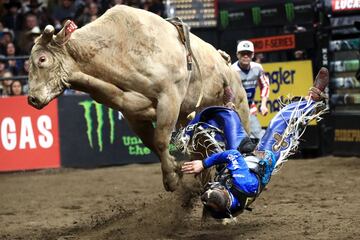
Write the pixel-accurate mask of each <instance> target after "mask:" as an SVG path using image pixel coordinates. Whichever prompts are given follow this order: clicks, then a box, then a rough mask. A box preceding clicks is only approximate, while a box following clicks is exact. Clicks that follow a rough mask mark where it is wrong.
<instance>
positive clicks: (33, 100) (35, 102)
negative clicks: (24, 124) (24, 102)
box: [28, 96, 39, 108]
mask: <svg viewBox="0 0 360 240" xmlns="http://www.w3.org/2000/svg"><path fill="white" fill-rule="evenodd" d="M28 103H29V104H30V105H32V106H34V107H36V108H39V100H37V98H35V97H33V96H28Z"/></svg>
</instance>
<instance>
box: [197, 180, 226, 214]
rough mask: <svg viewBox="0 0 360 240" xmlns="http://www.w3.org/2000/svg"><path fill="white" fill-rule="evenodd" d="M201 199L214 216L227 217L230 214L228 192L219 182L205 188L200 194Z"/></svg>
mask: <svg viewBox="0 0 360 240" xmlns="http://www.w3.org/2000/svg"><path fill="white" fill-rule="evenodd" d="M201 201H202V203H203V204H204V207H205V208H206V209H207V210H208V211H210V213H211V215H212V216H213V217H214V218H227V217H229V216H230V210H229V209H230V206H231V199H230V194H229V192H228V191H227V190H226V188H225V187H223V186H221V185H220V184H218V186H212V187H211V188H210V189H208V190H206V191H205V192H204V193H203V194H202V195H201Z"/></svg>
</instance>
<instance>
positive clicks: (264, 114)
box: [260, 104, 269, 116]
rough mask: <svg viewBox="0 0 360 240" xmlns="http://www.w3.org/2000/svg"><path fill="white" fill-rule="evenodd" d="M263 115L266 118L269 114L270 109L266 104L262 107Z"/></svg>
mask: <svg viewBox="0 0 360 240" xmlns="http://www.w3.org/2000/svg"><path fill="white" fill-rule="evenodd" d="M260 112H261V115H263V116H266V115H267V114H268V113H269V109H268V108H267V106H266V104H265V105H261V106H260Z"/></svg>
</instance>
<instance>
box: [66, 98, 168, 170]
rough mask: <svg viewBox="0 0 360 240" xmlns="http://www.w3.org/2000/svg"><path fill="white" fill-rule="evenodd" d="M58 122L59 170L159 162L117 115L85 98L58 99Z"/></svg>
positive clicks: (119, 114)
mask: <svg viewBox="0 0 360 240" xmlns="http://www.w3.org/2000/svg"><path fill="white" fill-rule="evenodd" d="M59 119H60V120H59V122H60V139H61V164H62V166H63V167H85V168H87V167H97V166H106V165H119V164H128V163H145V162H158V161H159V159H158V158H157V156H156V155H155V154H154V153H152V152H151V151H150V149H149V148H147V147H145V146H144V145H143V143H142V141H141V139H140V138H139V137H138V136H136V135H135V134H134V132H133V131H132V130H131V129H130V127H129V125H128V123H127V121H126V120H125V119H124V117H123V115H122V114H121V112H118V111H115V110H113V109H111V108H108V107H105V106H104V105H102V104H99V103H97V102H96V101H94V100H92V99H91V98H90V97H88V96H87V95H83V96H62V97H60V98H59ZM170 150H171V152H173V150H174V148H171V149H170Z"/></svg>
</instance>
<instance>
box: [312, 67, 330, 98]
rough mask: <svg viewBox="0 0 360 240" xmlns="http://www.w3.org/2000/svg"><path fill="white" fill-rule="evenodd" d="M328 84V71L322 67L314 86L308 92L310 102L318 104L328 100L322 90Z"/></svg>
mask: <svg viewBox="0 0 360 240" xmlns="http://www.w3.org/2000/svg"><path fill="white" fill-rule="evenodd" d="M328 84H329V71H328V70H327V69H326V68H324V67H322V68H321V69H320V71H319V73H318V74H317V76H316V78H315V81H314V85H313V86H312V87H311V88H310V90H309V96H310V98H311V99H312V100H314V101H316V102H318V101H321V100H324V99H326V98H328V96H327V95H326V94H325V92H324V90H325V88H326V86H327V85H328Z"/></svg>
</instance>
